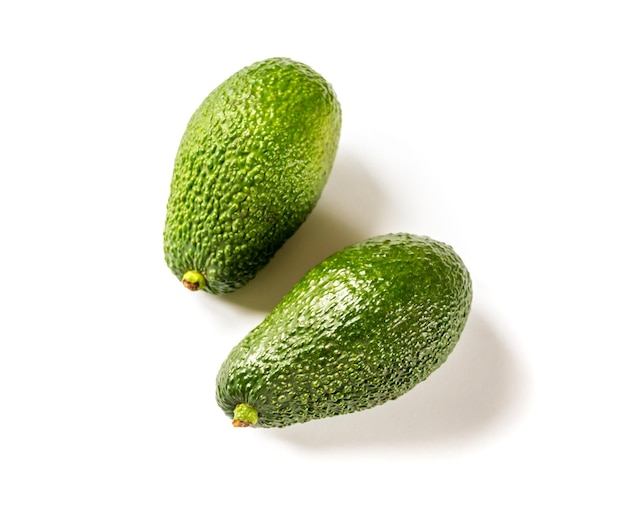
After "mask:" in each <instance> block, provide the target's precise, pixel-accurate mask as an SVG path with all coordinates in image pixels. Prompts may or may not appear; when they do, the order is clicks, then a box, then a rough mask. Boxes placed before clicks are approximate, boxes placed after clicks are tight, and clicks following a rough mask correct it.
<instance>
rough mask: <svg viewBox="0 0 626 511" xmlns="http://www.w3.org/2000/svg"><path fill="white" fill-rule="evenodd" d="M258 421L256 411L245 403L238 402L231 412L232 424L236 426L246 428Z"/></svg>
mask: <svg viewBox="0 0 626 511" xmlns="http://www.w3.org/2000/svg"><path fill="white" fill-rule="evenodd" d="M258 421H259V414H258V413H257V411H256V410H255V409H254V408H252V407H251V406H250V405H247V404H246V403H239V404H238V405H237V406H235V410H234V412H233V426H235V427H236V428H248V427H250V426H254V425H255V424H256V423H257V422H258Z"/></svg>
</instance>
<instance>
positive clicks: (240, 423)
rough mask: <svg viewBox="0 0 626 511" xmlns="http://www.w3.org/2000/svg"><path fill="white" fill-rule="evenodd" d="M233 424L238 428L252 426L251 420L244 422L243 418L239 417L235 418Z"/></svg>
mask: <svg viewBox="0 0 626 511" xmlns="http://www.w3.org/2000/svg"><path fill="white" fill-rule="evenodd" d="M233 426H235V427H236V428H249V427H250V426H252V423H251V422H244V421H242V420H239V419H235V420H234V421H233Z"/></svg>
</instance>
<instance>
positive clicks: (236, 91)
mask: <svg viewBox="0 0 626 511" xmlns="http://www.w3.org/2000/svg"><path fill="white" fill-rule="evenodd" d="M340 130H341V108H340V105H339V102H338V100H337V97H336V95H335V92H334V90H333V88H332V86H331V85H330V84H329V83H328V82H327V81H326V80H325V79H324V78H323V77H322V76H321V75H319V74H318V73H317V72H315V71H314V70H313V69H311V68H310V67H309V66H307V65H305V64H302V63H299V62H295V61H293V60H290V59H287V58H272V59H267V60H263V61H260V62H256V63H254V64H252V65H251V66H248V67H246V68H243V69H242V70H240V71H238V72H237V73H235V74H234V75H233V76H231V77H230V78H228V79H227V80H226V81H225V82H223V83H222V84H221V85H219V86H218V87H217V88H216V89H215V90H213V91H212V92H211V93H210V94H209V95H208V96H207V98H206V99H205V100H204V101H203V102H202V104H201V105H200V107H199V108H198V109H197V110H196V112H195V113H194V114H193V116H192V117H191V120H190V121H189V123H188V125H187V128H186V131H185V133H184V135H183V137H182V140H181V142H180V146H179V149H178V153H177V155H176V159H175V163H174V171H173V175H172V181H171V186H170V196H169V199H168V203H167V215H166V220H165V229H164V252H165V260H166V262H167V264H168V266H169V267H170V269H171V270H172V272H173V273H174V275H176V277H178V279H180V280H181V281H182V282H183V284H184V285H185V287H187V288H188V289H191V290H194V291H195V290H204V291H208V292H210V293H215V294H219V293H227V292H230V291H233V290H235V289H237V288H239V287H241V286H243V285H245V284H246V283H247V282H248V281H250V280H251V279H252V278H253V277H254V276H255V275H256V273H257V272H258V271H259V270H260V269H261V268H262V267H263V266H265V265H266V264H267V263H268V262H269V260H270V259H271V258H272V256H273V255H274V254H275V253H276V251H277V250H278V249H279V248H280V247H281V246H282V245H283V244H284V242H285V241H286V240H287V239H288V238H289V237H290V236H292V235H293V234H294V232H295V231H296V230H297V229H298V227H299V226H300V225H301V224H302V223H303V222H304V220H305V219H306V218H307V216H308V215H309V213H310V212H311V211H312V209H313V208H314V206H315V205H316V203H317V201H318V199H319V197H320V195H321V193H322V190H323V188H324V186H325V184H326V181H327V179H328V176H329V173H330V170H331V167H332V165H333V162H334V159H335V155H336V152H337V147H338V143H339V135H340Z"/></svg>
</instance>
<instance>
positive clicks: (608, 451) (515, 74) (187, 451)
mask: <svg viewBox="0 0 626 511" xmlns="http://www.w3.org/2000/svg"><path fill="white" fill-rule="evenodd" d="M218 4H219V5H217V6H216V5H211V2H175V3H170V6H169V7H164V6H163V5H161V4H158V3H157V5H155V4H154V3H148V2H145V3H143V2H132V1H129V2H107V3H105V4H102V5H99V4H93V3H85V2H76V3H75V4H73V3H70V2H11V3H9V2H6V3H4V4H3V5H2V7H1V8H0V48H1V49H0V52H1V56H2V58H1V59H0V66H1V69H2V80H1V82H0V89H1V94H0V130H1V131H0V140H1V147H0V159H1V160H0V169H1V172H0V194H1V200H0V232H1V238H0V240H1V247H2V249H1V252H0V268H2V277H1V279H2V280H1V285H0V298H1V300H2V304H1V306H2V309H1V311H2V312H1V321H0V343H1V344H0V415H1V417H0V508H1V509H3V510H7V511H14V510H43V509H63V510H65V511H70V510H85V509H89V510H100V509H102V510H110V509H116V510H137V509H150V510H152V511H156V510H171V509H185V510H201V509H202V510H206V509H211V510H213V509H222V508H229V509H236V508H237V509H260V510H264V509H285V510H287V509H360V508H364V507H365V509H370V508H371V509H374V508H378V509H393V508H397V507H399V506H402V507H403V508H405V507H406V508H407V509H413V508H414V509H478V508H480V509H489V510H491V509H493V510H496V509H498V510H499V509H602V510H613V509H616V510H617V509H624V508H625V507H626V497H625V496H624V489H623V482H624V459H625V458H626V443H625V441H624V431H625V430H626V421H625V419H624V415H623V411H624V401H625V400H624V391H625V390H626V376H625V374H626V373H625V371H624V360H625V359H626V348H625V341H626V339H625V333H624V326H623V324H624V320H623V314H624V305H625V299H624V296H625V294H624V290H625V289H626V275H625V270H624V267H625V266H624V260H625V256H626V254H625V251H624V245H623V237H624V219H625V218H626V215H625V213H626V211H625V210H626V208H625V206H624V193H623V191H624V185H623V176H622V174H623V173H624V170H625V169H626V150H625V147H626V146H625V140H626V123H625V119H626V99H625V98H626V94H625V93H624V91H626V67H625V65H624V63H625V62H626V32H625V31H624V26H625V24H626V8H625V7H624V3H623V2H618V1H613V2H611V1H597V0H596V1H593V2H591V1H581V2H565V1H556V0H548V1H532V0H531V1H525V2H496V1H484V0H480V1H478V2H461V1H444V2H418V3H413V4H409V2H406V4H405V3H401V2H393V1H390V2H380V3H359V4H357V3H355V4H349V5H350V6H348V4H347V3H346V6H345V7H341V6H340V5H343V4H340V2H327V1H317V2H314V3H313V2H312V3H310V4H309V5H308V6H303V5H304V4H300V3H294V2H291V3H288V2H284V3H279V2H257V3H256V6H255V4H254V3H252V2H247V3H246V2H244V3H235V2H233V3H227V2H219V3H218ZM409 5H411V7H410V8H409V7H408V6H409ZM279 55H280V56H288V57H291V58H294V59H296V60H301V61H303V62H306V63H308V64H309V65H311V66H312V67H313V68H315V69H316V70H317V71H319V72H320V73H322V74H323V75H324V76H325V77H326V78H327V79H328V80H329V81H330V82H331V83H332V84H333V86H334V87H335V89H336V91H337V94H338V96H339V99H340V101H341V103H342V106H343V116H344V117H343V118H344V123H343V131H342V139H341V144H340V150H339V153H338V156H337V160H336V165H335V168H334V170H333V174H332V177H331V179H330V181H329V183H328V186H327V188H326V190H325V192H324V195H323V198H322V200H321V201H320V203H319V204H318V207H317V208H316V210H315V211H314V213H313V214H312V216H311V217H310V219H309V220H308V221H307V223H306V224H305V225H304V226H303V227H302V229H301V230H300V231H299V232H298V233H297V234H296V235H295V236H294V238H292V239H291V240H290V241H289V242H288V243H287V245H286V246H285V247H284V249H283V250H281V252H280V253H279V254H278V255H277V256H276V258H275V259H274V260H273V261H272V262H271V264H270V265H269V266H268V267H267V268H266V269H265V270H263V271H262V272H261V274H259V276H258V278H257V279H256V280H255V281H253V282H252V283H251V284H250V285H249V286H248V287H247V288H245V289H244V290H241V291H240V292H238V293H236V294H233V295H230V296H227V297H224V298H219V297H212V296H209V295H207V294H193V293H189V292H187V291H186V290H185V289H183V287H182V286H181V285H180V284H179V283H178V282H177V281H176V279H175V278H174V277H173V276H172V275H171V274H170V272H169V270H168V269H167V267H166V266H165V263H164V262H163V257H162V248H161V233H162V226H163V220H164V215H165V202H166V200H167V195H168V191H169V181H170V177H171V171H172V164H173V159H174V155H175V152H176V149H177V146H178V142H179V140H180V137H181V135H182V132H183V130H184V128H185V125H186V123H187V120H188V118H189V116H190V115H191V113H192V112H193V110H194V109H195V108H196V107H197V106H198V104H199V103H200V102H201V101H202V99H203V98H204V97H205V96H206V95H207V94H208V93H209V92H210V90H212V89H213V88H214V87H215V86H217V85H218V84H219V83H220V82H221V81H222V80H224V79H225V78H227V77H228V76H229V75H230V74H232V73H233V72H235V71H236V70H238V69H239V68H241V67H243V66H246V65H248V64H251V63H252V62H254V61H256V60H260V59H263V58H267V57H272V56H279ZM390 231H411V232H415V233H418V234H427V235H430V236H432V237H435V238H438V239H441V240H443V241H446V242H448V243H450V244H452V245H453V246H454V247H455V249H456V250H457V251H458V253H459V254H460V255H461V256H462V257H463V259H464V260H465V262H466V264H467V266H468V267H469V269H470V271H471V273H472V276H473V280H474V287H475V300H474V308H473V312H472V314H471V317H470V321H469V324H468V325H467V328H466V331H465V333H464V334H463V337H462V339H461V341H460V344H459V345H458V348H457V350H455V352H454V353H453V355H452V356H451V357H450V359H449V361H448V362H447V363H446V364H445V365H444V366H442V368H441V369H440V370H438V371H437V372H436V373H435V374H434V375H433V376H432V377H431V378H430V379H429V380H427V381H426V382H424V383H423V384H421V385H419V386H418V387H417V388H416V389H414V390H413V391H412V392H410V393H409V394H407V395H406V396H404V397H402V398H401V399H399V400H397V401H395V402H393V403H389V404H387V405H384V406H382V407H379V408H376V409H373V410H370V411H367V412H362V413H359V414H353V415H350V416H345V417H340V418H334V419H327V420H323V421H316V422H312V423H308V424H305V425H300V426H293V427H291V428H287V429H284V430H274V431H268V430H236V429H234V428H232V427H231V426H230V424H229V421H228V419H227V418H226V417H225V416H224V415H223V414H222V412H221V410H219V409H218V407H217V405H216V404H215V402H214V398H213V393H214V377H215V374H216V371H217V369H218V367H219V365H220V364H221V362H222V360H223V358H224V357H225V356H226V354H227V353H228V351H229V350H230V348H231V347H232V346H233V345H234V344H235V343H236V342H238V341H239V340H240V339H241V338H242V337H243V336H244V335H245V333H247V332H248V331H249V330H250V329H251V328H252V327H253V326H254V325H256V324H257V323H258V322H259V321H260V320H261V319H262V318H263V317H264V315H265V314H266V313H267V311H269V310H270V308H271V307H272V306H273V304H275V303H276V301H277V300H278V298H279V297H280V296H281V294H282V293H284V292H286V291H287V290H288V289H289V287H290V285H291V284H293V283H294V282H295V281H296V280H297V278H298V277H299V276H300V275H302V274H303V273H304V272H305V271H306V270H307V269H308V268H309V267H310V266H312V265H313V264H314V263H316V262H317V261H319V260H321V259H322V258H324V257H325V256H326V255H329V254H330V253H331V252H332V251H334V250H336V249H339V248H341V247H342V246H344V245H346V244H348V243H350V242H353V241H357V240H359V239H362V238H364V237H367V236H370V235H375V234H381V233H384V232H390ZM218 506H219V507H218Z"/></svg>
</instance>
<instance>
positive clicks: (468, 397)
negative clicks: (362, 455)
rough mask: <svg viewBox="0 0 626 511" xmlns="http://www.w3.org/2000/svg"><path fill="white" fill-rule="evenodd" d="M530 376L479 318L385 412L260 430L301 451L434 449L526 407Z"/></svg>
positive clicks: (483, 430)
mask: <svg viewBox="0 0 626 511" xmlns="http://www.w3.org/2000/svg"><path fill="white" fill-rule="evenodd" d="M523 386H524V381H523V374H522V371H521V368H520V366H519V362H518V361H517V360H516V359H515V358H514V357H513V355H512V353H511V352H510V351H509V349H508V348H507V345H506V340H505V339H502V338H501V337H500V335H499V334H498V332H496V331H495V330H494V328H493V327H492V326H491V325H490V323H489V320H488V319H487V317H485V316H484V315H483V314H481V313H480V312H479V311H472V313H471V314H470V317H469V319H468V323H467V326H466V328H465V331H464V332H463V335H462V336H461V339H460V340H459V343H458V344H457V346H456V348H455V350H454V351H453V353H452V354H451V355H450V356H449V357H448V360H447V361H446V362H445V363H444V364H443V365H442V366H441V367H440V368H439V369H438V370H437V371H435V372H434V373H433V374H432V375H431V376H430V377H429V378H428V379H427V380H426V381H424V382H422V383H420V384H419V385H417V387H415V388H414V389H413V390H411V391H410V392H408V393H407V394H405V395H404V396H402V397H400V398H398V399H396V400H395V401H391V402H388V403H385V404H384V405H381V406H378V407H375V408H372V409H370V410H365V411H362V412H357V413H352V414H348V415H343V416H339V417H332V418H326V419H321V420H315V421H311V422H308V423H305V424H297V425H293V426H290V427H287V428H284V429H275V430H260V431H259V433H262V432H263V433H266V434H268V435H270V436H273V437H274V438H275V439H276V440H279V441H284V442H289V443H292V444H295V445H297V446H299V447H301V448H309V449H318V450H319V449H336V448H346V447H347V448H353V447H354V448H359V447H366V446H370V447H371V446H378V447H385V448H389V447H391V448H393V447H397V448H402V449H405V448H407V447H411V446H421V447H426V446H428V447H434V446H442V445H449V444H458V443H459V442H461V443H463V442H468V441H471V440H472V439H475V438H476V437H477V436H480V435H483V434H486V433H487V432H488V431H490V430H491V428H493V427H495V426H496V424H498V423H499V422H500V421H502V420H503V419H504V418H505V417H506V416H507V415H509V414H510V412H511V411H512V410H513V409H514V408H515V407H516V406H519V405H520V403H521V402H522V400H523Z"/></svg>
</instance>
